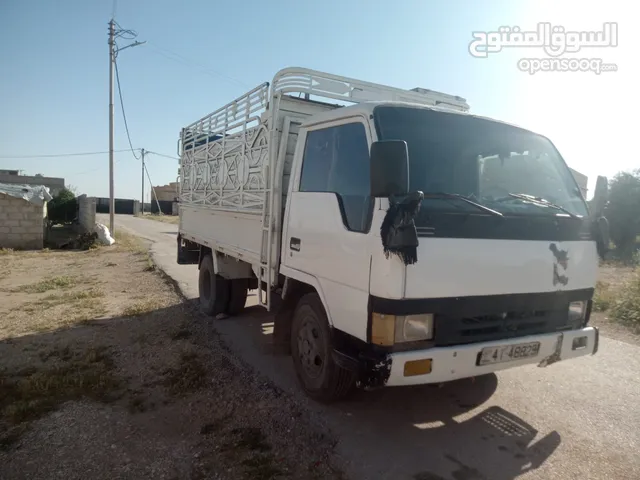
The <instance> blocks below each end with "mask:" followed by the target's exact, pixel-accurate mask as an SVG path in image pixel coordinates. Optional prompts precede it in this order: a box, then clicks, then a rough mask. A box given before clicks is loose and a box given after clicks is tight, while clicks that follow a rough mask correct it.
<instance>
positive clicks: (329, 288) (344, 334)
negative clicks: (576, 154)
mask: <svg viewBox="0 0 640 480" xmlns="http://www.w3.org/2000/svg"><path fill="white" fill-rule="evenodd" d="M179 154H180V170H179V176H180V179H179V182H180V183H179V184H180V192H179V212H180V225H179V235H178V252H177V259H178V263H180V264H197V265H198V266H199V290H200V303H201V306H202V309H203V310H204V311H205V312H206V313H207V314H210V315H217V314H220V313H226V314H228V315H237V314H238V313H240V312H241V311H242V309H243V308H244V306H245V302H246V298H247V291H248V290H249V289H257V292H258V301H259V304H260V305H262V306H264V307H265V308H267V309H269V310H272V311H274V314H275V327H274V328H275V331H274V339H275V340H274V341H276V342H277V343H278V344H279V345H282V346H284V348H285V349H286V351H287V353H289V354H291V356H292V358H293V363H294V366H295V371H296V374H297V377H298V379H299V382H300V384H301V386H302V388H303V389H304V390H305V391H306V393H307V394H308V395H310V396H311V397H313V398H316V399H319V400H323V401H331V400H335V399H338V398H341V397H343V396H344V395H346V394H347V393H348V392H349V391H350V390H351V388H352V387H354V386H359V387H363V388H375V387H382V386H397V385H413V384H425V383H441V382H446V381H450V380H455V379H460V378H465V377H474V376H479V375H484V374H488V373H491V372H495V371H498V370H502V369H506V368H512V367H518V366H522V365H526V364H538V365H540V366H546V365H549V364H551V363H554V362H557V361H560V360H568V359H571V358H575V357H579V356H582V355H589V354H595V353H596V351H597V349H598V330H597V328H595V327H590V326H588V322H589V316H590V312H591V299H592V296H593V293H594V287H595V283H596V274H597V268H598V254H600V255H603V254H604V251H605V250H606V246H607V245H608V230H607V225H608V224H607V222H606V219H605V218H604V217H603V216H602V211H603V208H604V203H605V201H606V194H607V192H606V179H605V178H604V177H600V178H599V181H598V186H597V188H596V194H595V197H594V200H593V203H592V205H591V207H592V208H589V207H588V206H587V204H586V202H585V199H584V198H583V196H582V194H581V192H580V190H579V188H578V186H577V184H576V182H575V180H574V178H573V176H572V175H571V173H570V171H569V169H568V167H567V165H566V164H565V162H564V160H563V158H562V157H561V156H560V154H559V153H558V151H557V150H556V148H555V147H554V145H553V144H552V143H551V142H550V141H549V140H548V139H547V138H545V137H543V136H540V135H538V134H535V133H532V132H529V131H527V130H524V129H522V128H519V127H516V126H513V125H509V124H506V123H503V122H499V121H496V120H492V119H489V118H483V117H479V116H475V115H472V114H470V113H469V106H468V104H467V102H466V100H465V99H463V98H461V97H458V96H453V95H448V94H444V93H439V92H435V91H432V90H426V89H422V88H416V89H413V90H403V89H398V88H392V87H388V86H383V85H377V84H374V83H370V82H365V81H360V80H355V79H351V78H345V77H342V76H337V75H332V74H328V73H322V72H318V71H313V70H309V69H304V68H286V69H283V70H281V71H279V72H278V73H276V75H275V76H274V78H273V81H272V82H271V83H268V82H267V83H263V84H261V85H259V86H257V87H256V88H254V89H253V90H251V91H249V92H247V93H246V94H245V95H243V96H241V97H239V98H237V99H236V100H234V101H232V102H231V103H229V104H227V105H225V106H223V107H221V108H219V109H218V110H216V111H215V112H213V113H211V114H209V115H207V116H205V117H203V118H202V119H200V120H198V121H196V122H194V123H192V124H191V125H189V126H187V127H185V128H183V129H182V131H181V135H180V141H179Z"/></svg>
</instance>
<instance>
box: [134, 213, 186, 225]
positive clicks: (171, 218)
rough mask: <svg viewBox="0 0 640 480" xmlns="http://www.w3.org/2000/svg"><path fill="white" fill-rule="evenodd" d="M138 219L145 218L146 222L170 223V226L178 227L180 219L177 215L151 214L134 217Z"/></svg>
mask: <svg viewBox="0 0 640 480" xmlns="http://www.w3.org/2000/svg"><path fill="white" fill-rule="evenodd" d="M136 216H137V217H139V218H146V219H148V220H155V221H156V222H162V223H170V224H172V225H178V223H180V217H179V216H178V215H158V214H155V213H152V214H151V215H144V216H142V215H136Z"/></svg>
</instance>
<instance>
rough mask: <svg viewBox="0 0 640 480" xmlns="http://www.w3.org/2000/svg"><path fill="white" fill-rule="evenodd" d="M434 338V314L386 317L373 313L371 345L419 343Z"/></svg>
mask: <svg viewBox="0 0 640 480" xmlns="http://www.w3.org/2000/svg"><path fill="white" fill-rule="evenodd" d="M432 338H433V314H432V313H423V314H420V315H385V314H382V313H373V314H372V318H371V343H375V344H376V345H387V346H390V345H393V344H395V343H407V342H418V341H421V340H430V339H432Z"/></svg>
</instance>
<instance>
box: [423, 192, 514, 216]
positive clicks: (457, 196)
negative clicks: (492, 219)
mask: <svg viewBox="0 0 640 480" xmlns="http://www.w3.org/2000/svg"><path fill="white" fill-rule="evenodd" d="M424 198H425V199H428V198H436V199H441V198H442V199H455V200H462V201H463V202H465V203H468V204H469V205H473V206H474V207H476V208H477V209H478V210H482V211H483V212H487V213H490V214H491V215H495V216H496V217H503V216H504V215H502V214H501V213H500V212H498V211H496V210H493V209H491V208H489V207H485V206H484V205H482V204H480V203H476V202H474V201H473V200H469V199H468V198H467V197H465V196H464V195H460V194H459V193H447V192H428V193H425V194H424Z"/></svg>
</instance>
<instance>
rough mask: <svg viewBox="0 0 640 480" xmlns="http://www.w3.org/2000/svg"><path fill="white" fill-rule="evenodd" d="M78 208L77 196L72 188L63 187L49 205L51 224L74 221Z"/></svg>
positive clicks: (48, 211) (48, 212)
mask: <svg viewBox="0 0 640 480" xmlns="http://www.w3.org/2000/svg"><path fill="white" fill-rule="evenodd" d="M77 209H78V200H77V199H76V196H75V195H74V193H73V192H72V191H71V190H69V189H66V188H63V189H62V190H60V192H59V193H58V194H57V195H56V196H55V197H53V199H52V200H51V201H50V202H49V204H48V205H47V214H48V217H49V225H56V224H65V223H69V222H72V221H73V220H74V219H75V218H76V212H77Z"/></svg>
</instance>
